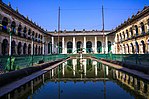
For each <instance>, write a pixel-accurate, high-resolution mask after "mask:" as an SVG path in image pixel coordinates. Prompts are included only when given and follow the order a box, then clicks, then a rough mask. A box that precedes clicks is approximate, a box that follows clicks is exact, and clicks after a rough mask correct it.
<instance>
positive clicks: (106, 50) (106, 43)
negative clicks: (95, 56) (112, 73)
mask: <svg viewBox="0 0 149 99" xmlns="http://www.w3.org/2000/svg"><path fill="white" fill-rule="evenodd" d="M105 41H106V42H105V45H106V46H105V47H106V48H105V52H106V53H108V36H106V40H105Z"/></svg>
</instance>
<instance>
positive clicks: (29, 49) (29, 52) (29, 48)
mask: <svg viewBox="0 0 149 99" xmlns="http://www.w3.org/2000/svg"><path fill="white" fill-rule="evenodd" d="M28 54H29V55H31V44H29V45H28Z"/></svg>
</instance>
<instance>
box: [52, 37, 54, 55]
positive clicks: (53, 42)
mask: <svg viewBox="0 0 149 99" xmlns="http://www.w3.org/2000/svg"><path fill="white" fill-rule="evenodd" d="M52 53H54V37H53V36H52Z"/></svg>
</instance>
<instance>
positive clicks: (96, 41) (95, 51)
mask: <svg viewBox="0 0 149 99" xmlns="http://www.w3.org/2000/svg"><path fill="white" fill-rule="evenodd" d="M95 53H97V36H95Z"/></svg>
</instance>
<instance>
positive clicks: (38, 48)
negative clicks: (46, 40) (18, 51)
mask: <svg viewBox="0 0 149 99" xmlns="http://www.w3.org/2000/svg"><path fill="white" fill-rule="evenodd" d="M39 54H40V46H39V47H38V55H39Z"/></svg>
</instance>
